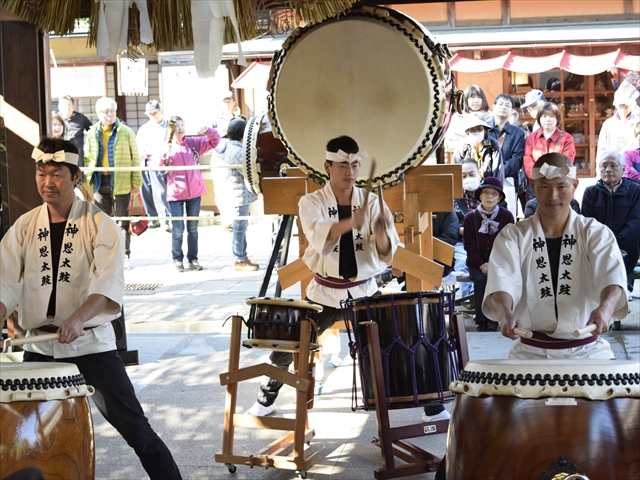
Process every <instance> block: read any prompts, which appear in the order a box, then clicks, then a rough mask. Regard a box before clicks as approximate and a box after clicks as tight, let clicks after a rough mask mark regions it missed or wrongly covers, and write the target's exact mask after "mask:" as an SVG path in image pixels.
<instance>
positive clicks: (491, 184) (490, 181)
mask: <svg viewBox="0 0 640 480" xmlns="http://www.w3.org/2000/svg"><path fill="white" fill-rule="evenodd" d="M485 188H493V189H494V190H497V191H498V192H500V202H502V201H504V199H505V198H507V197H506V195H505V194H504V192H503V191H502V182H501V181H500V180H499V179H497V178H496V177H485V178H483V179H482V181H481V182H480V185H479V186H478V188H477V189H476V191H475V197H476V200H480V194H481V193H482V190H484V189H485Z"/></svg>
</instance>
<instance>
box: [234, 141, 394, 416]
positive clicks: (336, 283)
mask: <svg viewBox="0 0 640 480" xmlns="http://www.w3.org/2000/svg"><path fill="white" fill-rule="evenodd" d="M326 150H327V151H326V156H325V159H326V162H325V163H324V169H325V172H326V173H327V175H329V182H328V183H327V184H326V185H325V186H324V188H322V189H321V190H318V191H316V192H313V193H310V194H308V195H305V196H304V197H302V198H301V199H300V203H299V208H300V221H301V223H302V230H303V232H304V234H305V235H306V237H307V240H308V241H309V246H308V247H307V249H306V250H305V252H304V256H303V259H302V260H303V261H304V263H305V264H306V265H307V266H308V267H309V268H310V269H311V271H312V272H314V273H315V276H314V278H313V279H312V280H311V282H310V283H309V286H308V287H307V292H306V294H307V299H308V300H311V301H313V302H315V303H318V304H320V305H322V306H323V307H324V309H323V311H322V312H321V313H319V314H318V315H317V317H316V322H317V324H318V336H320V335H321V334H322V333H323V332H324V331H325V330H326V329H327V328H330V327H331V326H332V325H333V324H334V323H335V322H336V321H337V320H341V319H342V312H341V311H340V301H342V300H346V299H348V298H360V297H365V296H371V295H373V294H375V293H376V292H377V291H378V287H377V284H376V281H375V279H374V278H373V276H374V275H375V274H377V273H380V272H382V271H384V270H385V269H386V268H387V265H388V264H389V263H391V259H392V258H393V255H394V253H395V251H396V248H397V246H398V242H399V239H398V234H397V233H396V230H395V228H394V227H393V219H392V216H391V212H390V211H389V209H388V208H387V207H386V205H385V206H384V208H383V209H382V210H381V209H380V204H379V202H378V198H377V197H376V196H375V195H373V194H371V193H369V194H368V196H369V197H368V203H367V202H366V201H365V198H366V195H367V193H366V191H365V190H364V189H362V188H359V187H356V186H355V182H356V179H357V178H358V176H359V174H360V167H361V160H362V159H364V158H366V157H367V153H366V152H364V151H361V150H360V148H359V147H358V144H357V143H356V141H355V140H354V139H352V138H350V137H347V136H342V137H338V138H334V139H332V140H330V141H329V142H328V143H327V147H326ZM365 204H366V210H365V209H364V208H363V207H364V206H365ZM270 359H271V363H272V364H273V365H274V366H276V367H278V368H281V369H283V370H287V369H288V368H289V365H290V364H291V362H292V361H293V357H292V355H291V353H287V352H273V353H272V354H271V357H270ZM281 387H282V382H279V381H277V380H275V379H271V378H266V379H265V380H264V381H263V383H262V385H261V386H260V392H259V394H258V400H257V402H256V403H255V404H254V405H253V406H252V407H251V408H250V409H249V410H248V411H247V412H246V413H247V414H249V415H258V416H265V415H271V414H272V413H273V412H275V410H276V406H275V404H274V402H275V400H276V398H277V396H278V391H279V390H280V388H281Z"/></svg>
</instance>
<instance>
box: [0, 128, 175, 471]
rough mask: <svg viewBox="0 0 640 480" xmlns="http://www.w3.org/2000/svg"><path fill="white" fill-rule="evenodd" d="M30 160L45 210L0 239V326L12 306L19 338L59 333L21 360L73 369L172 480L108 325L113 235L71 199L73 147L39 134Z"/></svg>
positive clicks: (116, 296)
mask: <svg viewBox="0 0 640 480" xmlns="http://www.w3.org/2000/svg"><path fill="white" fill-rule="evenodd" d="M32 156H33V159H34V160H35V161H36V168H35V170H36V183H37V186H38V192H39V193H40V196H41V197H42V199H43V200H44V205H42V206H39V207H36V208H34V209H33V210H31V211H30V212H27V213H26V214H24V215H22V216H21V217H20V218H18V220H16V222H15V224H14V225H13V226H12V227H11V228H10V229H9V231H8V232H7V234H6V235H5V236H4V238H3V239H2V242H1V243H0V284H1V285H2V288H0V322H1V321H4V320H5V319H6V318H7V316H8V314H9V313H12V312H13V310H14V309H15V308H16V307H17V306H19V312H18V315H19V318H18V323H19V324H20V326H21V327H22V328H23V329H25V330H26V331H27V337H33V336H38V335H43V334H47V333H59V334H60V339H59V340H57V341H48V342H41V343H33V344H29V345H26V346H25V350H26V351H25V352H24V358H23V360H24V361H25V362H53V361H61V362H67V363H73V364H75V365H76V366H77V367H78V370H79V371H80V373H81V374H82V375H83V376H84V378H85V380H86V382H87V384H89V385H92V386H93V387H94V388H95V395H94V396H93V400H94V402H95V404H96V406H97V407H98V410H100V413H102V415H103V416H104V417H105V418H106V419H107V421H108V422H109V423H110V424H111V425H113V426H114V427H115V428H116V430H118V432H119V433H120V434H121V435H122V436H123V438H124V439H125V440H126V441H127V443H128V444H129V445H130V446H131V447H132V448H133V449H134V450H135V452H136V454H137V455H138V457H139V458H140V461H141V463H142V466H143V468H144V469H145V470H146V472H147V474H148V475H149V477H150V478H151V480H178V479H180V478H182V477H181V475H180V472H179V470H178V467H177V465H176V463H175V461H174V460H173V457H172V455H171V452H170V451H169V449H168V448H167V446H166V445H165V444H164V442H163V441H162V440H161V439H160V437H159V436H158V434H157V433H156V432H154V430H153V429H152V428H151V426H150V425H149V421H148V420H147V418H146V417H145V415H144V412H143V410H142V406H141V405H140V402H139V401H138V399H137V398H136V394H135V390H134V388H133V385H132V384H131V380H130V379H129V376H128V375H127V372H126V370H125V368H124V365H123V363H122V360H120V357H119V356H118V354H117V352H116V339H115V333H114V330H113V327H112V325H111V321H112V320H114V319H116V318H118V317H119V315H120V310H121V307H122V299H123V295H124V247H123V237H122V233H121V231H120V229H119V228H118V227H117V226H116V223H115V222H114V221H113V220H112V219H111V218H109V217H108V216H107V215H105V214H104V213H102V212H101V211H100V210H99V209H98V208H97V207H95V206H94V205H92V204H91V203H89V202H85V201H83V200H80V199H78V198H77V197H76V196H75V194H74V191H73V187H74V185H75V183H76V182H77V181H78V179H79V178H80V170H79V168H78V147H77V146H76V144H75V143H73V142H68V141H65V140H62V139H53V138H45V139H43V140H42V141H41V142H40V144H39V145H38V147H37V148H35V149H34V150H33V154H32ZM83 331H84V335H82V336H81V334H82V333H83Z"/></svg>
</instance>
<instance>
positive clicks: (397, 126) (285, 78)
mask: <svg viewBox="0 0 640 480" xmlns="http://www.w3.org/2000/svg"><path fill="white" fill-rule="evenodd" d="M448 55H449V52H448V49H447V47H446V46H442V45H440V44H438V43H437V41H436V40H435V39H434V38H433V37H432V36H431V35H430V33H429V32H428V31H427V30H426V29H425V28H424V27H423V26H422V25H421V24H419V23H418V22H416V21H414V20H412V19H411V18H409V17H408V16H406V15H404V14H402V13H400V12H397V11H394V10H391V9H387V8H381V7H375V8H373V7H361V8H354V9H352V10H350V11H348V12H345V13H341V14H340V15H338V16H337V17H334V18H331V19H328V20H325V21H323V22H320V23H318V24H314V25H310V26H307V27H304V28H300V29H297V30H295V31H294V32H293V33H292V34H291V36H290V37H289V38H288V39H287V40H286V41H285V42H284V44H283V45H282V50H280V51H279V52H276V56H274V58H273V61H272V65H271V78H270V81H269V92H270V97H269V115H270V119H271V125H272V126H273V131H274V135H276V136H277V137H278V138H280V140H282V143H283V144H284V146H285V147H286V148H287V150H288V152H289V158H290V159H291V160H293V161H294V162H295V163H296V165H298V166H299V167H300V168H301V169H302V170H303V171H304V172H305V173H307V174H310V175H311V176H312V177H313V178H315V179H316V180H317V181H319V182H324V181H326V180H327V179H328V175H327V174H326V172H325V170H324V161H325V155H324V152H325V146H326V143H327V141H328V140H329V139H331V138H335V137H338V136H340V135H348V136H350V137H353V138H354V139H355V140H356V141H357V142H358V144H359V146H360V148H361V149H364V150H366V151H367V153H368V158H366V159H364V160H363V161H362V168H361V170H360V172H361V174H362V175H363V176H365V175H366V176H368V173H369V171H370V164H369V162H370V161H371V159H372V158H375V160H376V164H377V171H376V172H375V177H374V179H373V185H374V186H376V185H383V184H387V185H388V184H392V183H394V182H396V181H398V180H399V179H400V178H402V174H403V173H404V172H405V171H406V170H407V169H409V168H411V167H413V166H417V165H419V164H421V163H422V161H423V160H424V159H425V158H426V157H427V156H428V155H429V153H430V152H431V151H432V150H433V149H435V148H437V146H438V145H439V144H440V143H441V141H442V139H443V138H444V132H445V130H446V127H447V125H448V122H449V119H450V117H451V114H452V112H453V105H454V103H455V102H454V101H453V99H454V94H455V92H454V83H453V76H452V75H451V72H450V71H449V64H448ZM363 180H364V178H361V179H360V182H362V181H363Z"/></svg>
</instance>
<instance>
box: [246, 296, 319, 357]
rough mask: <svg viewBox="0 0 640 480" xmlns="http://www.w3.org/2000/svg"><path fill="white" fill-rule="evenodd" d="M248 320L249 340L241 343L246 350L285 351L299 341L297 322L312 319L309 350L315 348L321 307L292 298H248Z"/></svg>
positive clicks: (298, 323)
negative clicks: (316, 321) (249, 348)
mask: <svg viewBox="0 0 640 480" xmlns="http://www.w3.org/2000/svg"><path fill="white" fill-rule="evenodd" d="M247 304H248V305H251V311H250V313H249V320H247V327H248V330H249V331H248V335H247V337H248V339H247V340H246V341H244V342H243V345H244V346H246V347H255V348H268V349H270V350H280V349H283V350H285V351H289V350H291V348H292V347H297V345H298V344H299V342H300V322H301V320H302V319H304V318H307V319H309V320H311V321H312V322H313V323H312V328H311V344H312V349H317V348H318V345H317V344H316V340H317V328H314V327H315V318H316V313H318V312H321V311H322V307H321V306H320V305H317V304H315V303H311V302H307V301H306V300H294V299H291V298H250V299H248V300H247Z"/></svg>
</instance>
